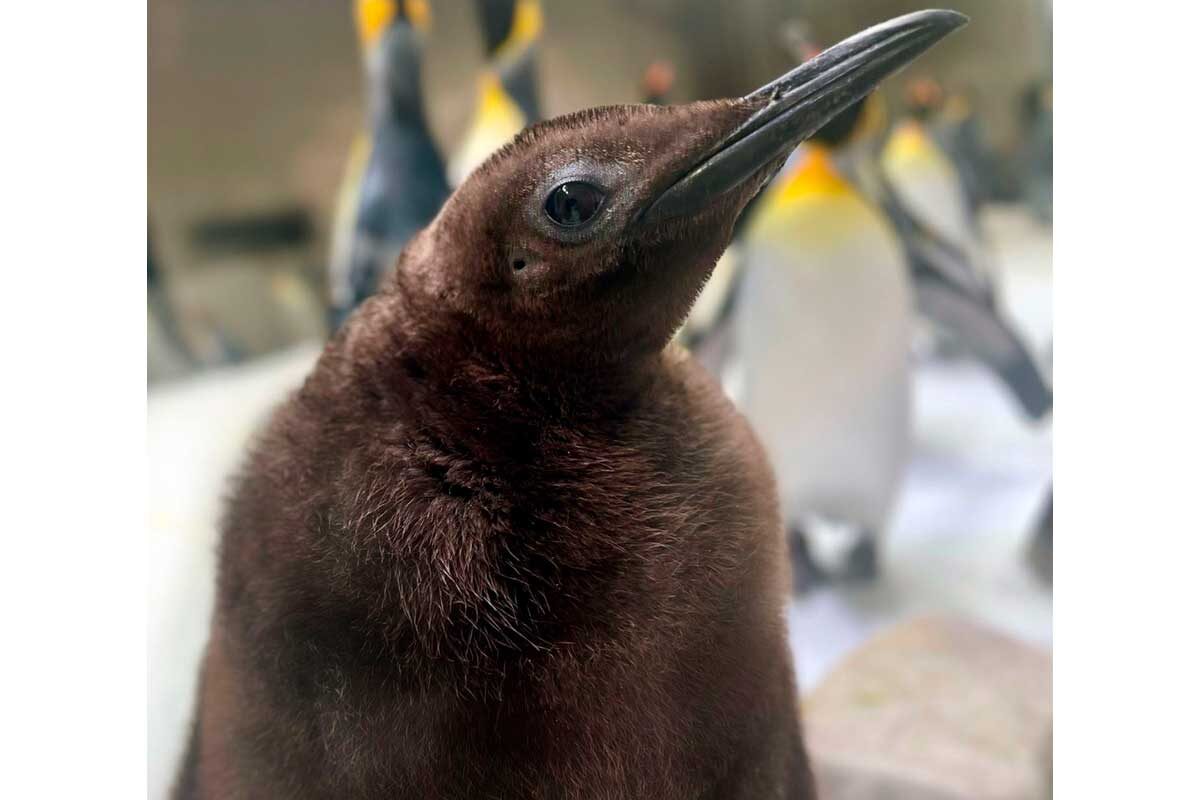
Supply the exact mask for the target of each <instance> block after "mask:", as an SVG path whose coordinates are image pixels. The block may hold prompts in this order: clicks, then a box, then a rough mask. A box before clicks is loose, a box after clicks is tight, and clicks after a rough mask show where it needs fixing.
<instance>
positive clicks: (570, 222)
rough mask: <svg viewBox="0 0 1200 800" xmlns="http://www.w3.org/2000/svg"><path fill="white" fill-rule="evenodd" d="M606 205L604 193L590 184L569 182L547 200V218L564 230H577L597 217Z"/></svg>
mask: <svg viewBox="0 0 1200 800" xmlns="http://www.w3.org/2000/svg"><path fill="white" fill-rule="evenodd" d="M603 204H604V192H602V191H600V190H599V189H598V188H596V187H595V186H593V185H592V184H590V183H584V182H583V181H567V182H566V183H564V184H560V185H559V186H557V187H555V189H554V191H552V192H550V196H549V197H547V198H546V216H548V217H550V219H551V220H552V221H553V222H554V224H555V225H560V226H562V227H564V228H577V227H579V226H580V225H583V224H584V223H585V222H587V221H588V220H590V219H591V218H592V217H594V216H596V212H597V211H599V210H600V206H602V205H603Z"/></svg>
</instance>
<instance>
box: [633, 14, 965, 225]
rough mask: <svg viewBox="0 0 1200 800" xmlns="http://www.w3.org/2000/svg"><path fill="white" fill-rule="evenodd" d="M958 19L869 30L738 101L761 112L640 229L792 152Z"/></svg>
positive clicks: (693, 206) (666, 195)
mask: <svg viewBox="0 0 1200 800" xmlns="http://www.w3.org/2000/svg"><path fill="white" fill-rule="evenodd" d="M966 22H967V18H966V17H965V16H964V15H962V14H959V13H958V12H957V11H934V10H931V11H917V12H915V13H912V14H906V15H904V16H902V17H896V18H895V19H892V20H889V21H887V22H884V23H881V24H879V25H876V26H874V27H872V28H868V29H866V30H865V31H862V32H861V33H858V34H855V35H854V36H851V37H850V38H849V39H846V40H845V41H842V42H840V43H838V44H836V45H834V46H833V47H831V48H829V49H828V50H825V51H824V52H822V53H821V54H819V55H818V56H816V57H815V58H813V59H811V60H809V61H806V62H805V63H803V64H801V65H800V66H799V67H796V68H795V69H794V70H792V71H791V72H789V73H787V74H786V75H784V76H782V77H780V78H776V79H775V80H773V81H771V82H770V83H768V84H767V85H766V86H764V87H762V88H761V89H759V90H757V91H755V92H752V93H750V94H748V95H746V96H745V97H744V98H742V99H743V100H744V101H748V102H750V103H756V104H761V106H762V107H761V108H760V109H759V110H757V111H755V112H754V114H752V115H751V116H750V117H749V118H748V119H747V120H746V121H745V122H743V123H742V124H741V125H739V126H738V127H737V128H736V129H735V130H734V131H733V132H731V133H730V134H729V135H727V136H726V137H725V138H724V139H722V140H721V141H720V142H719V143H718V144H717V145H716V146H715V147H714V148H712V149H710V150H709V151H707V152H705V153H704V154H703V155H702V156H701V157H700V158H699V159H698V160H697V161H696V162H695V163H694V164H693V165H692V166H691V168H689V169H688V170H687V172H685V173H684V174H683V175H682V176H681V177H680V178H679V179H678V180H676V181H675V182H674V183H672V184H671V185H670V186H669V187H668V188H667V189H666V190H665V191H664V192H663V193H662V194H660V195H659V196H658V197H657V198H656V199H655V200H654V201H653V202H652V203H651V204H650V205H649V206H647V207H646V209H645V210H644V211H643V212H642V217H641V218H642V221H643V222H658V221H662V220H666V219H671V218H674V217H682V216H687V215H690V214H694V213H696V212H697V211H700V210H702V209H704V208H707V207H708V206H709V205H710V204H712V203H713V202H714V201H715V200H716V199H717V198H719V197H720V196H721V195H723V194H724V193H726V192H728V191H730V190H732V189H736V188H737V187H739V186H741V185H742V183H743V182H745V181H746V180H748V179H750V177H751V176H753V175H755V174H757V173H759V172H760V171H761V170H762V169H763V168H764V167H766V166H767V165H769V164H771V163H772V162H773V161H779V166H782V164H783V160H784V158H785V157H786V156H787V154H788V153H790V152H791V151H792V150H793V149H794V148H795V147H796V146H797V145H799V144H800V143H801V142H803V141H804V140H805V139H807V138H808V137H809V136H812V135H813V134H814V133H816V132H817V131H818V130H820V129H821V128H822V127H823V126H824V125H825V123H826V122H828V121H829V120H831V119H833V117H835V116H837V114H839V113H840V112H841V111H843V110H845V109H846V108H847V107H848V106H850V105H852V104H854V103H856V102H858V101H859V100H861V99H862V98H863V97H865V96H866V95H867V94H868V93H869V92H870V91H871V90H872V89H874V88H875V87H876V86H877V85H878V84H879V82H880V81H882V80H883V79H884V78H886V77H887V76H889V75H891V74H892V73H893V72H896V71H897V70H899V69H900V68H901V67H904V66H906V65H907V64H908V63H909V62H911V61H912V60H913V59H915V58H916V57H917V56H919V55H921V54H922V53H924V52H925V51H926V50H928V49H929V48H930V47H932V46H933V45H934V44H935V43H936V42H938V41H939V40H940V39H941V38H942V37H944V36H946V35H947V34H948V33H950V32H951V31H954V30H955V29H957V28H959V27H961V26H963V25H964V24H966Z"/></svg>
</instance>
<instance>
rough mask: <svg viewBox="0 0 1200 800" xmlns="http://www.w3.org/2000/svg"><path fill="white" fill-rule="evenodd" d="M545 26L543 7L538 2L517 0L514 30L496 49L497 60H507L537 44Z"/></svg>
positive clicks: (514, 13) (512, 29) (510, 31)
mask: <svg viewBox="0 0 1200 800" xmlns="http://www.w3.org/2000/svg"><path fill="white" fill-rule="evenodd" d="M543 24H544V22H543V20H542V6H541V3H539V2H538V0H517V5H516V8H514V9H513V21H512V28H511V29H510V30H509V32H508V36H507V37H506V38H505V39H504V41H503V42H501V43H500V46H499V47H497V48H496V58H507V57H508V56H509V55H511V54H514V53H519V52H520V51H521V50H523V49H525V48H526V47H528V46H529V45H531V44H533V43H534V42H536V41H537V40H538V37H540V36H541V35H542V26H543Z"/></svg>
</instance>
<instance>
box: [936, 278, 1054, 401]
mask: <svg viewBox="0 0 1200 800" xmlns="http://www.w3.org/2000/svg"><path fill="white" fill-rule="evenodd" d="M913 289H914V293H915V295H916V302H917V310H918V311H920V313H921V314H922V315H923V316H925V317H926V318H928V319H929V320H930V321H932V322H933V323H934V324H935V325H937V326H938V327H939V328H941V329H942V330H943V331H945V332H946V333H948V334H949V335H950V336H951V337H952V339H953V341H954V342H955V343H957V344H959V345H961V346H962V347H963V348H965V349H966V350H967V351H968V352H969V353H970V354H971V355H973V356H974V357H975V358H977V359H979V360H980V361H982V362H983V363H984V364H985V365H986V366H987V367H988V368H989V369H990V370H991V371H992V372H993V373H994V374H995V375H996V377H998V378H999V379H1000V380H1001V381H1002V382H1003V383H1004V385H1005V386H1007V387H1008V389H1009V391H1010V392H1012V394H1013V396H1014V397H1015V398H1016V399H1017V401H1018V402H1019V403H1020V404H1021V408H1022V409H1023V410H1024V411H1025V413H1026V414H1027V415H1028V416H1029V417H1030V418H1031V419H1034V420H1037V419H1041V418H1042V417H1043V416H1044V415H1045V414H1046V413H1047V412H1048V411H1050V409H1051V408H1052V407H1053V403H1054V399H1053V396H1052V393H1051V390H1050V387H1049V385H1048V384H1047V381H1046V378H1045V377H1044V376H1043V375H1042V373H1041V370H1040V369H1039V368H1038V366H1037V363H1036V362H1035V361H1034V360H1033V356H1032V355H1031V354H1030V352H1029V350H1028V348H1026V346H1025V343H1024V342H1022V341H1021V339H1020V337H1019V336H1018V335H1017V333H1016V331H1015V330H1013V328H1012V326H1011V325H1009V324H1008V323H1006V322H1005V321H1004V320H1003V319H1001V318H1000V316H999V315H998V314H997V313H996V312H995V311H994V310H992V309H991V308H988V307H987V306H985V305H983V304H982V303H981V302H980V301H979V300H977V299H975V298H972V297H969V296H968V295H967V294H965V293H964V292H962V291H960V290H958V289H957V288H955V287H953V286H950V285H948V284H947V283H946V282H945V281H944V280H942V279H941V278H940V277H934V276H930V275H928V274H918V275H916V276H915V279H914V281H913Z"/></svg>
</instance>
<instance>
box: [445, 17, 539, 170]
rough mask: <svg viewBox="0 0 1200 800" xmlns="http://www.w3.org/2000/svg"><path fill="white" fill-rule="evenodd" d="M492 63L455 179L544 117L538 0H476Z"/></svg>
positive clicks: (455, 164) (455, 162) (457, 158)
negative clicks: (539, 84)
mask: <svg viewBox="0 0 1200 800" xmlns="http://www.w3.org/2000/svg"><path fill="white" fill-rule="evenodd" d="M476 7H477V10H478V12H479V18H480V22H481V23H482V26H483V38H484V45H485V48H486V51H487V64H486V65H485V66H484V69H483V72H482V73H481V74H480V76H479V93H478V95H477V101H476V105H475V114H474V117H473V118H472V120H471V124H470V125H469V127H468V128H467V133H466V136H465V137H464V139H463V141H462V144H461V145H460V146H459V148H458V150H457V152H456V153H455V155H454V157H453V158H452V159H451V160H450V180H451V181H452V182H453V183H454V185H456V186H457V185H458V184H460V183H462V181H463V180H464V179H465V178H466V177H467V175H469V174H470V173H471V171H472V170H474V169H475V168H476V167H478V166H479V165H480V164H481V163H483V161H484V160H485V159H487V157H488V156H490V155H491V154H492V153H494V152H495V151H496V150H498V149H500V148H501V147H503V146H504V145H506V144H508V142H510V141H511V140H512V138H513V137H514V136H516V135H517V134H518V133H520V131H521V130H522V129H523V128H524V127H525V126H526V125H530V124H532V123H534V122H537V121H538V120H540V119H541V118H542V112H541V104H540V102H539V100H538V79H537V50H538V42H539V41H540V39H541V35H542V8H541V5H540V3H539V2H538V0H477V2H476Z"/></svg>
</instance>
